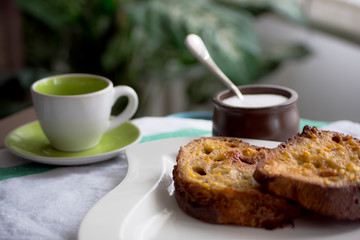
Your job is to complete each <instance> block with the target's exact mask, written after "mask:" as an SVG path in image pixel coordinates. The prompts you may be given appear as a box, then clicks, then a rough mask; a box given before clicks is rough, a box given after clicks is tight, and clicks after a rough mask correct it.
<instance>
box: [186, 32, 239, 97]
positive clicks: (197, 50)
mask: <svg viewBox="0 0 360 240" xmlns="http://www.w3.org/2000/svg"><path fill="white" fill-rule="evenodd" d="M185 45H186V47H187V48H188V49H189V51H190V52H191V53H192V54H193V55H194V56H195V57H196V58H197V59H198V60H199V61H200V62H201V63H202V64H204V65H205V66H206V67H207V68H208V69H209V70H210V71H211V72H212V73H214V74H215V75H216V76H217V77H218V79H220V80H221V81H222V82H223V83H225V85H226V86H228V87H229V88H230V89H232V90H233V91H234V93H235V94H236V96H237V97H238V98H239V99H241V100H242V99H244V96H243V95H242V94H241V92H240V90H239V88H237V87H236V86H235V84H234V83H233V82H232V81H230V79H229V78H228V77H227V76H226V75H225V74H224V73H223V72H222V71H221V70H220V68H219V67H218V66H217V65H216V63H215V62H214V60H213V59H212V58H211V56H210V54H209V52H208V50H207V49H206V46H205V44H204V42H203V41H202V40H201V38H200V37H199V36H198V35H196V34H189V35H187V36H186V39H185Z"/></svg>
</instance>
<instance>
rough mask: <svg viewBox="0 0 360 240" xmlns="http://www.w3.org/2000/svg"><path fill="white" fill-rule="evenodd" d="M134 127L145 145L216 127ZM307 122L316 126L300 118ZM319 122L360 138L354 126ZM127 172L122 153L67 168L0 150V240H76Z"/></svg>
mask: <svg viewBox="0 0 360 240" xmlns="http://www.w3.org/2000/svg"><path fill="white" fill-rule="evenodd" d="M132 123H133V124H135V125H137V126H138V127H139V128H140V130H141V132H142V135H143V138H142V140H141V142H147V141H153V140H157V139H163V138H171V137H185V136H210V135H211V127H212V124H211V121H209V120H201V119H186V118H176V117H145V118H139V119H135V120H133V121H132ZM304 124H310V125H316V122H310V121H308V120H302V126H303V125H304ZM318 124H319V125H318V126H320V127H321V126H325V127H328V128H331V127H332V126H333V127H335V129H332V130H336V129H340V130H342V131H345V133H346V131H347V130H351V131H352V133H353V134H354V133H355V134H357V135H358V136H360V127H359V124H356V123H352V122H339V123H334V124H330V125H327V124H326V123H318ZM336 124H337V125H336ZM126 171H127V162H126V158H125V155H124V154H123V153H121V154H119V156H118V157H116V158H113V159H111V160H108V161H104V162H100V163H95V164H90V165H84V166H71V167H63V166H51V165H43V164H39V163H35V162H30V161H27V160H24V159H21V158H18V157H15V156H13V155H11V154H10V153H9V152H8V151H7V150H5V149H2V150H0V239H7V240H8V239H76V238H77V231H78V229H79V226H80V223H81V220H82V219H83V217H84V216H85V214H86V213H87V212H88V211H89V210H90V208H91V207H92V206H93V205H94V204H95V203H96V202H97V201H99V200H100V199H101V198H102V197H103V196H104V195H106V193H108V192H109V191H110V190H111V189H113V188H114V187H116V186H117V185H118V184H119V183H121V181H122V180H123V179H124V177H125V175H126Z"/></svg>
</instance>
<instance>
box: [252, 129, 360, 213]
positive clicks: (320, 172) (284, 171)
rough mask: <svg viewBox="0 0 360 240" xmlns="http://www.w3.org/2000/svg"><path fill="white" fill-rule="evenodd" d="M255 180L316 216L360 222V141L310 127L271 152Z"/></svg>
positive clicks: (258, 168)
mask: <svg viewBox="0 0 360 240" xmlns="http://www.w3.org/2000/svg"><path fill="white" fill-rule="evenodd" d="M254 178H255V179H256V181H258V182H259V183H260V184H261V185H262V186H264V187H265V188H266V189H267V190H269V191H271V192H273V193H275V194H277V195H279V196H283V197H286V198H289V199H292V200H294V201H296V202H298V203H300V204H301V205H302V206H303V207H305V208H307V209H309V210H312V211H314V212H317V213H320V214H323V215H327V216H332V217H334V218H336V219H339V220H357V219H360V141H359V140H358V139H355V138H354V137H352V136H348V135H344V134H340V133H337V132H331V131H322V130H318V129H317V128H316V127H313V128H310V127H309V126H305V127H304V129H303V132H302V133H300V134H298V135H296V136H295V137H293V138H291V139H289V140H288V141H287V142H285V143H283V144H281V145H279V147H277V148H275V149H273V150H271V151H269V154H267V155H266V156H265V158H264V160H262V161H261V163H259V164H258V166H257V168H256V171H255V173H254Z"/></svg>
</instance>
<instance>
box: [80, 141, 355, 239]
mask: <svg viewBox="0 0 360 240" xmlns="http://www.w3.org/2000/svg"><path fill="white" fill-rule="evenodd" d="M192 139H194V138H188V137H184V138H171V139H163V140H158V141H153V142H148V143H143V144H139V145H136V146H134V147H132V148H130V149H128V150H127V151H126V154H127V158H128V166H129V169H128V173H127V175H126V177H125V179H124V180H123V182H122V183H121V184H120V185H119V186H117V187H116V188H115V189H114V190H112V191H111V192H110V193H108V194H107V195H106V196H105V197H104V198H103V199H101V200H100V201H99V202H98V203H97V204H96V205H95V206H94V207H93V208H92V209H91V210H90V211H89V212H88V214H87V215H86V216H85V218H84V219H83V221H82V223H81V226H80V229H79V235H78V237H79V240H97V239H107V240H112V239H124V240H137V239H139V240H140V239H142V240H162V239H164V240H165V239H166V240H169V239H171V240H176V239H179V240H183V239H188V240H190V239H197V240H202V239H206V240H215V239H237V240H239V239H290V238H291V239H317V240H319V239H326V240H329V239H343V240H345V239H346V240H351V239H359V237H360V225H359V222H338V221H335V220H331V219H328V218H325V217H319V216H308V217H307V218H300V219H297V220H296V221H295V226H294V227H291V226H290V227H286V228H283V229H275V230H265V229H260V228H251V227H240V226H232V225H216V224H209V223H204V222H201V221H199V220H196V219H194V218H192V217H190V216H188V215H186V214H185V213H184V212H183V211H182V210H181V209H180V208H179V207H178V205H177V203H176V200H175V198H174V196H173V184H172V169H173V166H174V164H175V159H176V155H177V153H178V150H179V148H180V146H183V145H185V144H187V143H188V142H189V141H191V140H192ZM246 141H248V142H250V143H251V144H254V145H257V146H265V147H270V148H272V147H276V146H277V145H278V144H279V143H278V142H271V141H260V140H246Z"/></svg>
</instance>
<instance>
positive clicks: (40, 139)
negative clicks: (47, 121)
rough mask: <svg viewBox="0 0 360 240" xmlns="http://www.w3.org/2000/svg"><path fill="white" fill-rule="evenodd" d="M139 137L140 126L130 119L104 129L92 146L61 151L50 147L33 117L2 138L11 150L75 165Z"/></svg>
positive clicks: (109, 153)
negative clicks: (98, 140) (100, 136)
mask: <svg viewBox="0 0 360 240" xmlns="http://www.w3.org/2000/svg"><path fill="white" fill-rule="evenodd" d="M140 139H141V133H140V129H139V128H137V127H136V126H135V125H134V124H132V123H130V122H125V123H123V124H122V125H120V126H118V127H117V128H115V129H113V130H111V131H109V132H106V133H105V134H104V135H103V137H102V138H101V140H100V143H99V144H98V145H97V146H96V147H94V148H91V149H89V150H86V151H80V152H62V151H58V150H56V149H54V148H53V147H51V145H50V142H49V140H48V139H47V138H46V136H45V134H44V133H43V131H42V129H41V127H40V124H39V122H38V121H35V122H31V123H28V124H26V125H23V126H21V127H19V128H17V129H15V130H14V131H12V132H11V133H10V134H9V135H8V136H7V137H6V139H5V146H6V148H7V149H8V150H9V151H10V152H12V153H13V154H15V155H17V156H20V157H23V158H26V159H29V160H32V161H35V162H40V163H46V164H54V165H79V164H88V163H94V162H99V161H104V160H107V159H110V158H112V157H115V156H116V155H118V154H119V153H120V152H121V151H122V150H124V149H126V148H128V147H130V146H131V145H133V144H136V143H137V142H139V141H140Z"/></svg>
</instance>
